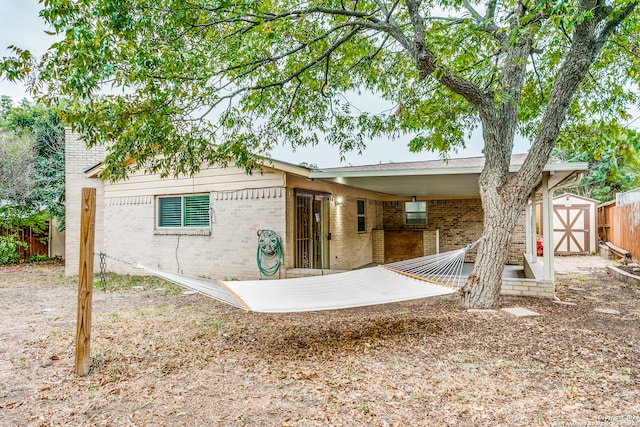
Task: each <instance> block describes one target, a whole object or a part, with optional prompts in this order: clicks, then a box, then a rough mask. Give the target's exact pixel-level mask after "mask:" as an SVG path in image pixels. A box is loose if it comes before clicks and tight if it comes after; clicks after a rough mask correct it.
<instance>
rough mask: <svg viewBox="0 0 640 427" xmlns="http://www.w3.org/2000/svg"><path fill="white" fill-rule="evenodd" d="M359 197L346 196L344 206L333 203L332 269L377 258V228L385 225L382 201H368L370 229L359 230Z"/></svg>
mask: <svg viewBox="0 0 640 427" xmlns="http://www.w3.org/2000/svg"><path fill="white" fill-rule="evenodd" d="M358 199H360V200H363V198H358V197H345V198H344V202H343V204H342V206H339V205H336V204H335V203H332V204H331V211H330V217H331V235H332V238H331V242H330V254H331V260H330V264H331V269H334V270H352V269H354V268H358V267H362V266H363V265H367V264H371V263H373V262H375V261H374V260H373V251H374V249H373V247H374V246H373V231H374V229H377V228H380V227H381V225H382V203H381V202H379V201H375V200H366V199H364V200H366V202H365V224H366V232H364V233H359V232H358V204H357V203H358V202H357V201H358Z"/></svg>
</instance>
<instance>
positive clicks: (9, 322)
mask: <svg viewBox="0 0 640 427" xmlns="http://www.w3.org/2000/svg"><path fill="white" fill-rule="evenodd" d="M589 273H590V274H575V273H574V274H565V275H561V276H559V281H560V283H559V285H558V296H559V297H560V298H561V299H562V300H563V301H567V302H575V303H576V305H564V304H558V303H555V302H552V301H550V300H537V299H528V298H515V297H511V298H504V299H503V300H502V305H503V307H514V306H519V307H525V308H528V309H530V310H534V311H536V312H538V313H540V314H541V316H540V317H524V318H516V317H513V316H511V315H510V314H507V313H504V312H495V313H490V312H489V313H487V312H483V313H469V312H463V311H460V310H458V309H457V304H456V299H455V297H444V298H442V297H440V298H432V299H428V300H421V301H414V302H409V303H397V304H390V305H384V306H377V307H369V308H361V309H351V310H342V311H332V312H318V313H306V314H295V315H265V314H247V313H245V312H243V311H240V310H237V309H234V308H231V307H227V306H224V305H221V304H219V303H217V302H215V301H213V300H211V299H208V298H206V297H203V296H200V295H197V294H182V292H181V291H180V290H178V289H176V287H175V286H173V285H169V284H166V283H165V282H162V281H159V280H155V279H145V280H140V279H137V278H131V277H125V276H110V278H109V286H108V290H107V292H103V291H100V290H96V291H95V292H94V299H93V325H92V348H91V354H92V371H91V373H90V374H89V375H88V376H86V377H82V378H80V377H77V376H76V375H75V374H74V373H73V372H74V357H75V356H74V355H75V343H74V340H75V324H76V300H77V293H76V279H75V278H69V277H64V276H63V268H62V266H61V265H57V264H36V265H19V266H13V267H0V360H2V363H0V383H1V384H2V386H1V387H0V413H1V416H0V425H21V426H41V425H42V426H49V425H96V426H103V425H105V426H106V425H111V426H126V425H130V426H147V425H171V426H181V425H184V426H187V425H188V426H194V425H196V426H325V425H327V426H329V425H330V426H359V425H360V426H394V425H398V426H422V425H424V426H448V425H451V426H453V425H456V426H458V425H459V426H534V425H550V426H554V425H555V426H562V425H565V426H566V425H603V426H605V425H606V426H640V376H639V370H640V347H639V346H640V328H639V326H638V321H639V320H640V289H638V288H634V287H633V286H631V285H627V284H624V283H621V282H618V281H615V280H614V279H612V278H610V277H609V276H608V275H607V274H606V272H605V271H604V270H601V269H593V270H591V271H590V272H589ZM595 308H608V309H615V310H618V311H619V312H620V314H607V313H601V312H597V311H594V309H595ZM574 422H575V424H572V423H574ZM589 423H591V424H589Z"/></svg>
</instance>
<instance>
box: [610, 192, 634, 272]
mask: <svg viewBox="0 0 640 427" xmlns="http://www.w3.org/2000/svg"><path fill="white" fill-rule="evenodd" d="M606 210H607V212H606V214H605V215H606V217H607V221H608V224H609V229H608V233H607V234H608V236H607V237H608V238H609V240H608V241H610V242H611V243H613V244H614V245H616V246H618V247H620V248H622V249H626V250H627V251H629V252H631V256H632V257H633V259H635V260H636V261H638V260H640V202H633V203H628V204H625V205H623V206H614V205H610V206H607V207H606Z"/></svg>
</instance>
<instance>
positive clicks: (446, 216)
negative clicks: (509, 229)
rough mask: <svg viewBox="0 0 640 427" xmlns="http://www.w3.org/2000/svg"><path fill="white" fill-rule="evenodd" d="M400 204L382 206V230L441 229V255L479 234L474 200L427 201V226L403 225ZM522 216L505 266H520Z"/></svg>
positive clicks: (472, 254)
mask: <svg viewBox="0 0 640 427" xmlns="http://www.w3.org/2000/svg"><path fill="white" fill-rule="evenodd" d="M404 203H405V202H403V201H392V202H384V203H383V223H384V225H383V227H384V228H385V229H387V230H393V229H395V230H407V229H425V230H432V231H435V230H440V252H447V251H451V250H455V249H460V248H462V247H465V246H467V245H468V244H470V243H473V242H475V241H476V240H477V239H478V238H479V237H480V236H481V235H482V202H481V200H480V199H479V198H474V199H447V200H429V201H428V203H427V224H426V225H407V224H405V223H404V222H405V216H404ZM525 244H526V241H525V215H520V218H519V219H518V225H517V227H516V229H515V231H514V234H513V241H512V244H511V250H510V252H509V257H508V260H507V263H508V264H520V263H521V262H522V254H523V253H524V252H525ZM475 256H476V251H475V250H470V251H469V252H468V253H467V257H466V261H469V262H473V260H475Z"/></svg>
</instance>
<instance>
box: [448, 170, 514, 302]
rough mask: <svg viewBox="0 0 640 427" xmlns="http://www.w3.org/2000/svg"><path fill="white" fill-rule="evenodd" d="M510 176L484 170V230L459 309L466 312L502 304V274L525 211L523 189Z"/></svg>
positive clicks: (481, 184) (481, 179)
mask: <svg viewBox="0 0 640 427" xmlns="http://www.w3.org/2000/svg"><path fill="white" fill-rule="evenodd" d="M507 173H508V172H505V173H496V172H495V171H491V170H487V169H485V171H484V172H483V174H482V176H481V178H480V183H479V184H480V196H481V198H482V206H483V209H484V230H483V236H482V241H481V242H480V244H479V245H478V255H477V257H476V262H475V267H474V269H473V272H472V274H471V275H470V276H469V278H468V280H467V282H466V284H465V285H464V286H463V288H462V297H461V301H460V305H461V307H462V308H465V309H469V308H476V309H492V308H496V307H498V306H499V304H500V288H501V286H502V271H503V269H504V265H505V263H506V261H507V258H508V255H509V248H510V246H511V240H512V236H513V231H514V229H515V227H516V225H517V223H518V217H519V216H520V214H521V213H522V210H523V208H524V202H523V199H522V195H521V194H519V193H521V192H520V191H519V190H520V189H519V188H517V187H516V188H514V187H513V186H512V185H509V179H508V176H507Z"/></svg>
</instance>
